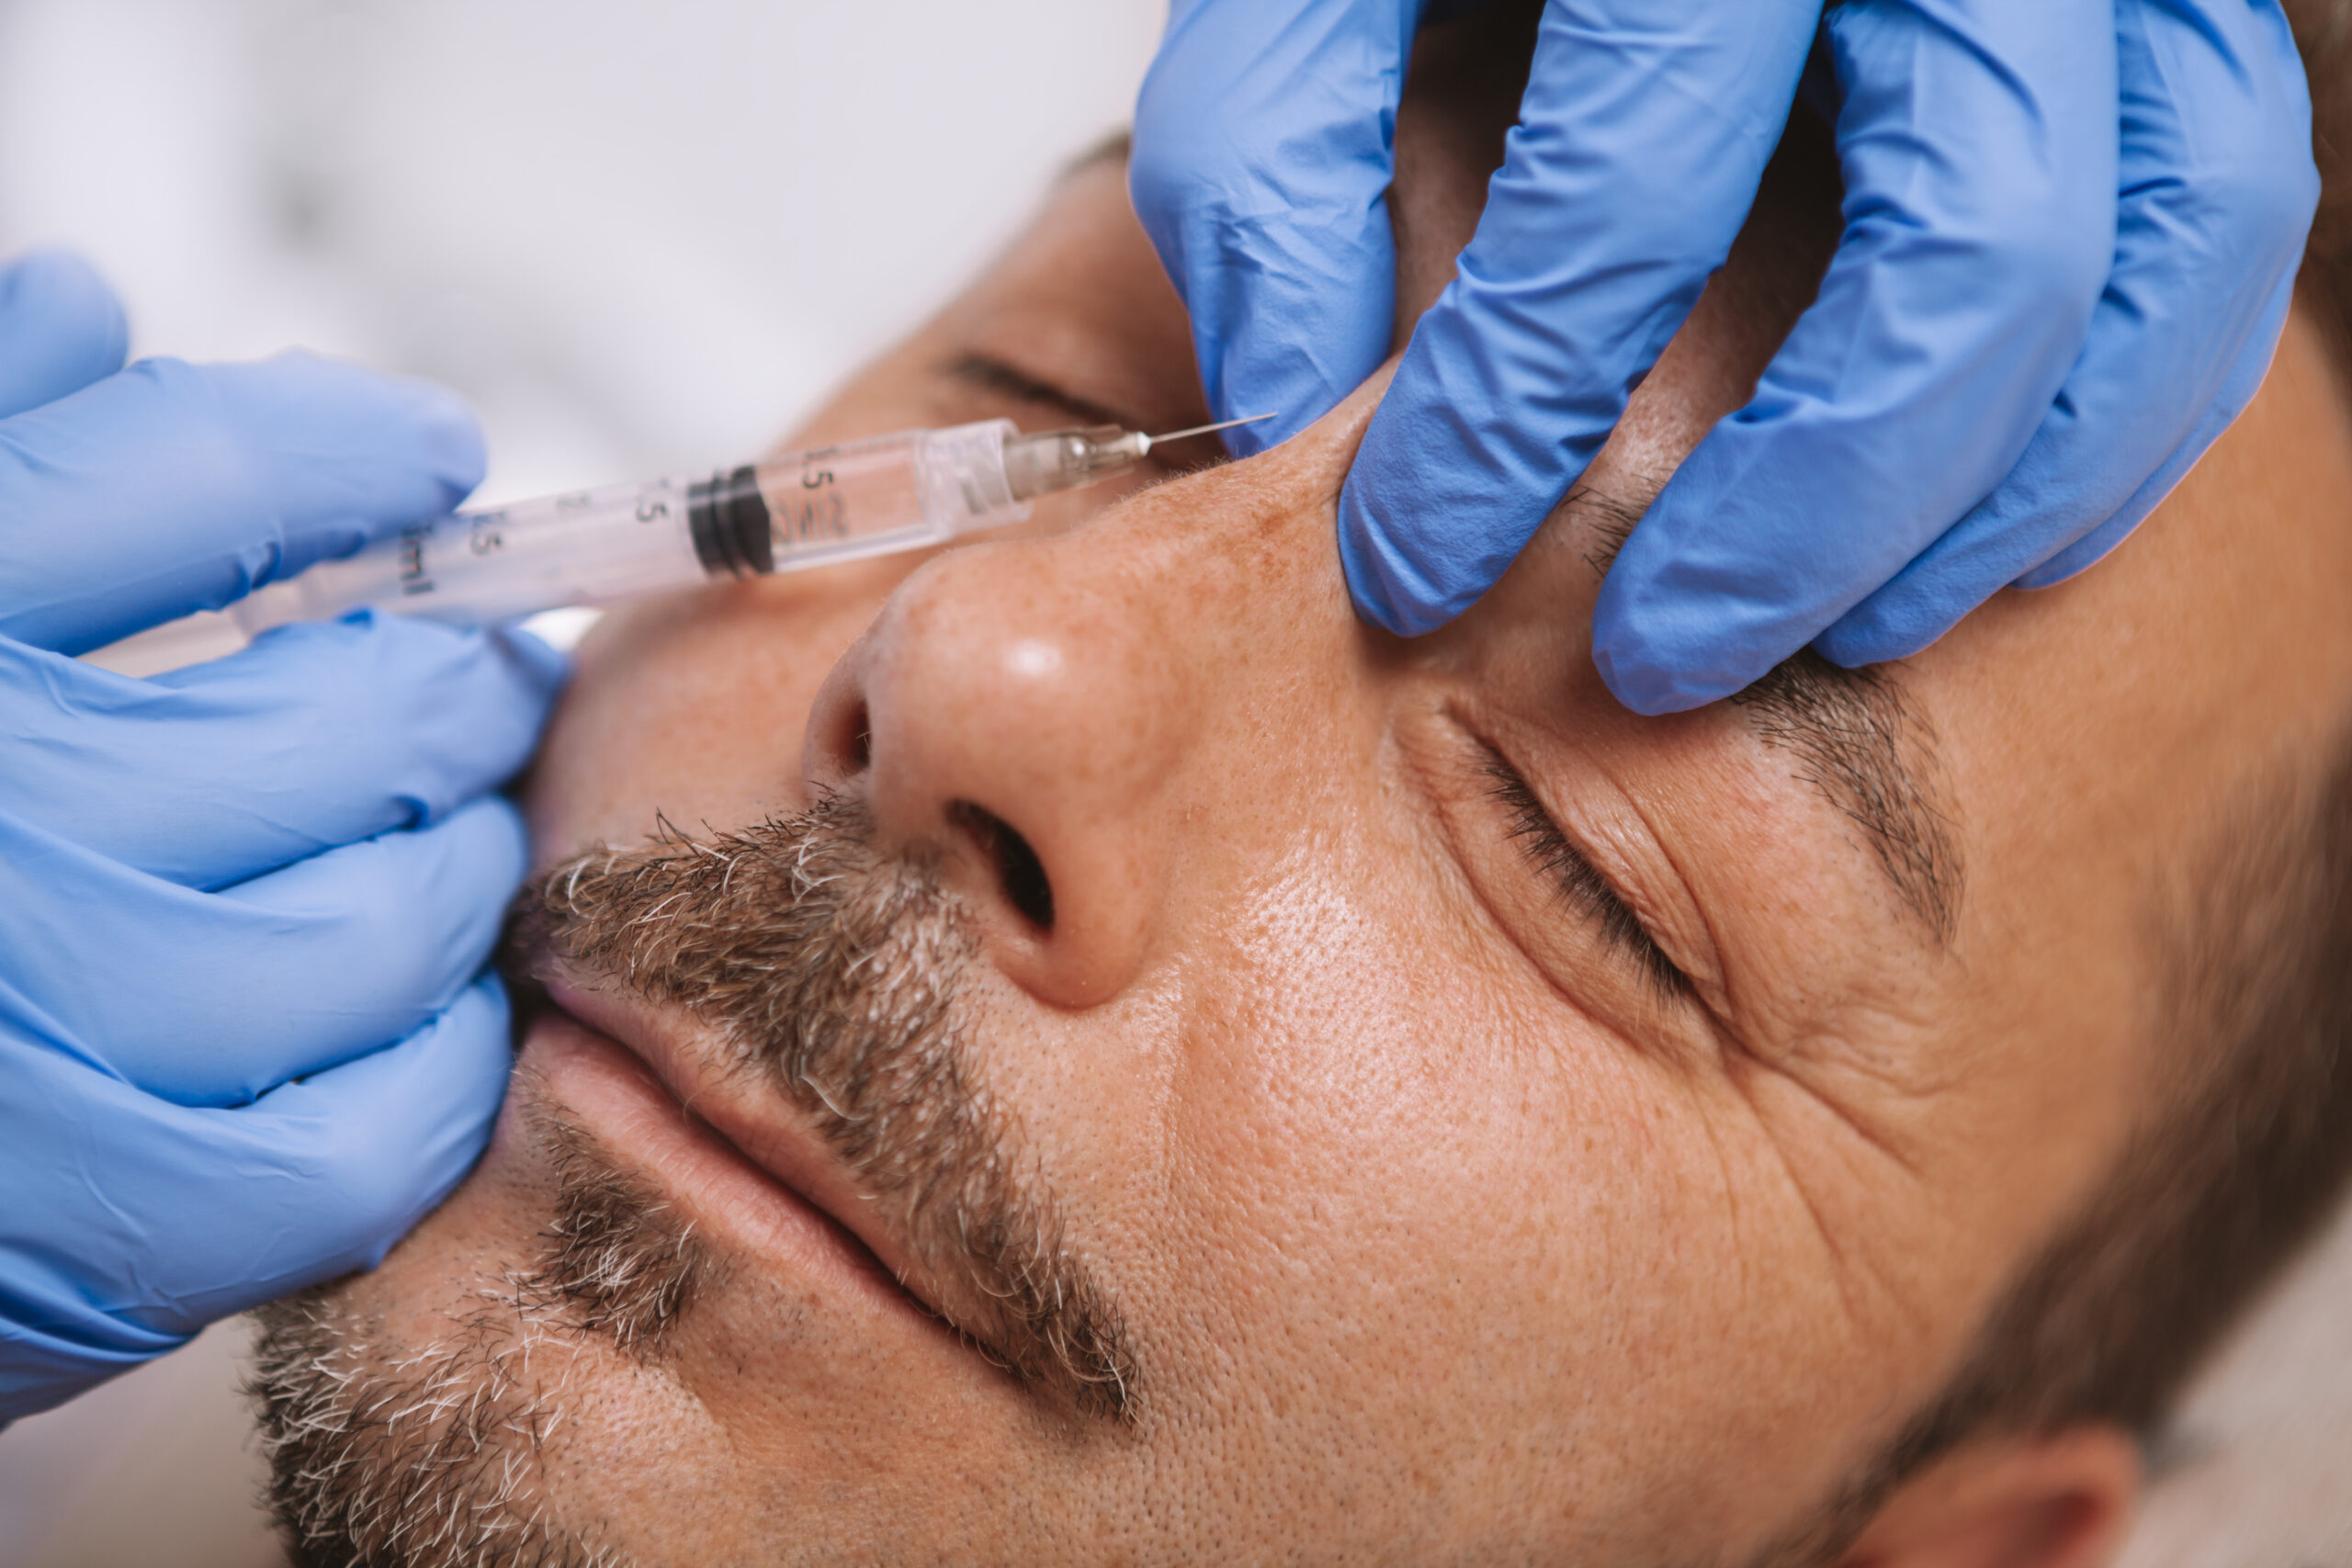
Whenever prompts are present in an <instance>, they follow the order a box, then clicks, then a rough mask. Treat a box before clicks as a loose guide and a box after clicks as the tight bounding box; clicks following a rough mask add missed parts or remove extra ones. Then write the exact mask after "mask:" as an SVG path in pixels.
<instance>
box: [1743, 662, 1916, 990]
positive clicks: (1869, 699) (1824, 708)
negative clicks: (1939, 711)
mask: <svg viewBox="0 0 2352 1568" xmlns="http://www.w3.org/2000/svg"><path fill="white" fill-rule="evenodd" d="M1731 701H1732V705H1734V706H1735V707H1738V708H1743V709H1745V710H1746V711H1747V716H1748V718H1749V720H1750V721H1751V722H1752V723H1753V724H1754V726H1755V728H1756V733H1757V735H1758V739H1761V740H1763V742H1764V743H1765V744H1766V745H1768V746H1774V747H1780V748H1783V749H1785V750H1789V751H1791V752H1792V753H1794V754H1795V756H1796V757H1797V759H1798V769H1797V772H1798V776H1799V777H1801V778H1803V779H1804V781H1805V783H1807V784H1811V785H1813V786H1814V788H1815V789H1816V790H1818V791H1820V792H1821V795H1822V796H1823V797H1824V798H1825V799H1826V800H1827V801H1828V802H1829V804H1830V805H1831V806H1832V807H1836V808H1837V809H1838V811H1839V812H1840V813H1841V814H1843V815H1844V816H1845V818H1847V820H1849V821H1850V822H1852V823H1853V824H1854V825H1855V826H1856V827H1857V828H1859V829H1861V833H1862V838H1863V840H1864V842H1865V843H1866V844H1868V846H1869V847H1870V850H1871V854H1872V856H1873V858H1874V859H1875V860H1876V861H1877V863H1878V865H1879V868H1880V869H1881V870H1882V871H1883V872H1884V873H1885V874H1886V877H1887V880H1888V882H1889V883H1890V884H1891V885H1892V886H1893V887H1894V893H1895V896H1896V897H1898V898H1900V899H1901V900H1902V902H1903V904H1904V906H1905V908H1908V909H1909V910H1910V911H1911V912H1912V913H1913V914H1915V915H1917V916H1918V918H1919V919H1921V920H1922V921H1923V922H1925V923H1926V925H1927V927H1928V931H1930V932H1932V933H1933V934H1934V936H1935V938H1936V941H1937V942H1938V943H1939V944H1943V945H1949V944H1950V943H1951V939H1952V935H1953V932H1954V931H1955V930H1956V929H1957V928H1958V924H1959V919H1960V900H1961V891H1962V882H1963V875H1962V865H1961V857H1960V846H1959V844H1958V842H1957V841H1956V840H1955V838H1954V835H1953V831H1952V829H1953V825H1954V823H1955V821H1956V819H1957V818H1956V816H1955V813H1954V812H1953V810H1952V808H1951V804H1950V799H1949V796H1948V795H1946V794H1945V792H1944V791H1943V788H1942V784H1941V781H1940V779H1939V776H1938V774H1939V768H1938V765H1937V758H1936V744H1935V732H1934V730H1933V729H1932V728H1930V727H1929V726H1928V722H1927V720H1926V719H1925V718H1924V717H1922V716H1920V715H1919V713H1918V712H1917V710H1916V709H1915V708H1914V707H1912V705H1911V704H1910V702H1909V701H1908V700H1907V699H1906V698H1905V694H1904V691H1903V686H1902V683H1901V682H1899V681H1897V680H1895V679H1894V676H1893V675H1892V674H1891V673H1890V672H1888V671H1884V670H1883V669H1879V668H1876V667H1872V668H1867V669H1861V670H1845V669H1840V668H1839V667H1838V666H1837V665H1835V664H1832V663H1830V662H1829V661H1828V660H1826V659H1824V658H1822V657H1821V656H1820V655H1819V654H1817V653H1815V652H1814V651H1813V650H1812V649H1806V650H1804V652H1802V653H1799V654H1798V655H1797V656H1796V657H1795V658H1793V659H1790V660H1784V661H1783V662H1781V664H1779V665H1777V666H1776V667H1774V668H1773V669H1772V670H1771V671H1770V672H1769V673H1767V674H1766V675H1765V676H1764V678H1763V679H1762V680H1760V681H1758V682H1756V683H1755V684H1754V685H1752V686H1750V687H1748V688H1747V690H1746V691H1744V692H1741V693H1739V694H1737V695H1736V696H1734V697H1733V698H1732V699H1731Z"/></svg>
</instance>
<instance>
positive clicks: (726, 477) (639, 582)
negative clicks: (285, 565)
mask: <svg viewBox="0 0 2352 1568" xmlns="http://www.w3.org/2000/svg"><path fill="white" fill-rule="evenodd" d="M1014 434H1018V431H1017V427H1016V426H1015V425H1014V424H1013V423H1012V421H1011V420H1004V419H997V420H986V421H982V422H980V423H977V424H965V425H956V426H953V427H951V428H948V429H945V430H917V431H907V432H903V433H901V434H897V435H885V436H879V437H876V438H875V439H873V440H870V441H856V442H849V443H844V444H842V445H841V446H826V447H820V448H818V449H817V450H814V451H809V452H794V453H789V454H786V455H785V456H782V457H773V458H770V459H769V460H767V461H766V462H763V463H758V464H748V465H745V466H743V467H741V468H734V469H731V470H721V471H720V472H718V473H717V474H714V475H711V476H710V477H708V478H707V479H693V478H685V477H673V478H669V479H655V480H652V481H651V482H650V483H647V484H639V485H613V486H609V487H607V488H605V489H602V490H590V491H573V492H571V493H570V494H565V495H556V496H548V497H545V498H543V499H540V500H537V501H528V502H518V503H516V504H514V505H511V506H502V507H494V508H490V509H487V510H483V511H476V512H460V513H455V514H453V515H451V516H447V517H441V518H436V519H434V520H433V521H430V522H426V523H419V524H416V525H413V526H411V527H408V528H404V529H402V530H401V532H400V533H399V534H398V535H396V536H393V537H391V538H389V539H386V540H383V541H381V542H379V543H378V544H376V545H372V546H370V547H368V548H367V549H364V550H362V551H360V552H359V553H358V554H357V555H355V556H352V557H350V558H346V559H344V560H339V561H326V562H322V563H321V564H320V565H317V566H314V567H312V568H311V569H310V570H308V571H305V572H303V573H302V574H301V575H300V576H299V577H296V578H293V579H291V580H289V581H285V582H280V583H273V584H271V585H270V586H268V587H266V588H263V589H261V590H259V591H258V592H254V593H252V594H249V595H248V596H246V597H245V598H244V599H242V600H240V601H239V602H238V603H236V604H232V605H231V606H230V607H229V611H228V614H229V615H230V616H231V617H232V619H233V620H234V621H235V622H236V623H237V625H238V626H240V627H242V628H243V630H244V631H245V632H246V633H247V634H248V635H250V634H252V633H254V632H259V631H262V630H265V629H266V628H267V627H270V626H283V625H285V624H286V623H288V622H289V621H302V620H316V619H321V618H323V617H327V616H332V615H342V614H345V612H347V611H351V610H356V609H358V608H360V607H361V606H362V605H374V606H376V607H378V608H380V609H387V610H396V611H400V612H401V613H403V614H407V615H426V616H431V617H433V618H435V619H438V620H446V621H455V622H461V623H468V624H474V623H481V622H486V621H496V620H504V619H507V618H509V617H512V616H515V615H530V614H533V613H535V612H537V611H540V610H552V609H557V608H560V607H561V606H564V605H567V604H611V603H614V602H616V601H618V600H624V599H633V598H637V597H639V596H641V595H644V594H649V593H659V592H664V591H667V590H670V589H675V588H684V587H690V586H692V585H693V584H695V583H697V582H701V581H706V580H707V579H708V578H711V577H728V576H734V577H755V576H763V575H765V574H767V573H769V572H772V571H793V570H800V569H803V568H807V567H815V566H824V565H827V564H829V563H831V562H834V561H842V560H853V559H855V558H859V557H861V556H875V555H885V554H888V553H890V552H892V551H895V550H909V549H918V548H921V547H923V546H926V545H933V544H944V543H945V542H946V541H947V540H949V539H952V538H954V537H956V536H957V535H959V534H964V533H968V532H970V531H972V530H974V529H978V528H992V527H996V526H999V525H1003V524H1008V523H1017V522H1020V521H1022V520H1023V519H1024V518H1026V517H1027V516H1028V515H1029V511H1030V507H1029V503H1028V502H1026V501H1023V500H1016V499H1015V498H1014V496H1013V492H1012V486H1011V483H1010V481H1009V480H1008V479H1007V477H1006V474H1005V442H1006V440H1007V438H1008V437H1011V436H1012V435H1014Z"/></svg>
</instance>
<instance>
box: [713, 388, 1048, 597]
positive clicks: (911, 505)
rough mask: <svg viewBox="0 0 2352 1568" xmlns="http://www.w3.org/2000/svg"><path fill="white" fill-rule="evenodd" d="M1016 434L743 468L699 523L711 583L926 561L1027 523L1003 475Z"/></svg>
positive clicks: (913, 442)
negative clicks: (844, 564) (904, 553)
mask: <svg viewBox="0 0 2352 1568" xmlns="http://www.w3.org/2000/svg"><path fill="white" fill-rule="evenodd" d="M1016 434H1019V427H1018V426H1016V425H1015V424H1014V423H1012V421H1011V420H1009V419H990V420H983V421H981V422H979V423H977V424H959V425H954V426H951V427H949V428H947V429H945V430H910V431H902V432H900V433H899V434H896V435H882V436H876V437H875V438H874V439H872V440H870V441H852V442H845V443H843V444H842V445H841V446H823V447H819V448H818V449H816V450H815V451H812V452H794V453H790V454H787V455H786V456H785V457H772V458H770V459H769V460H768V461H766V462H764V463H761V464H758V465H755V466H753V467H752V468H738V469H736V470H735V472H734V473H732V474H730V475H728V476H726V477H725V479H724V480H723V482H718V483H717V484H716V485H715V489H714V491H713V493H712V494H711V495H710V497H709V498H708V504H707V505H706V506H705V507H704V508H702V509H701V510H698V511H697V513H696V517H697V519H698V521H697V524H696V533H695V542H696V545H697V547H699V548H700V549H701V550H702V551H703V559H704V561H705V563H706V564H707V565H708V566H709V567H710V569H711V570H713V571H714V572H717V571H729V570H731V571H734V572H735V573H737V574H738V575H744V576H748V575H752V574H753V573H757V572H763V571H793V570H798V569H800V568H803V567H812V566H824V565H827V564H829V563H831V562H833V561H840V560H854V559H856V558H859V557H861V556H878V555H888V554H889V553H891V552H892V551H896V550H912V549H921V548H922V547H924V546H926V545H940V544H945V543H946V542H947V541H948V540H950V539H952V538H955V537H956V536H957V535H959V534H967V533H970V532H972V531H973V530H974V529H978V528H994V527H999V526H1001V525H1004V524H1008V523H1018V522H1021V521H1022V520H1023V519H1024V518H1026V517H1027V516H1028V515H1029V510H1030V508H1029V503H1028V502H1026V501H1024V500H1020V499H1017V498H1016V497H1015V496H1014V495H1013V492H1012V483H1011V481H1010V480H1009V479H1007V478H1006V475H1005V443H1006V441H1007V440H1009V439H1010V438H1012V436H1014V435H1016ZM697 496H698V499H700V498H701V492H697ZM763 539H764V541H765V557H764V558H763V556H762V541H763Z"/></svg>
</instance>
